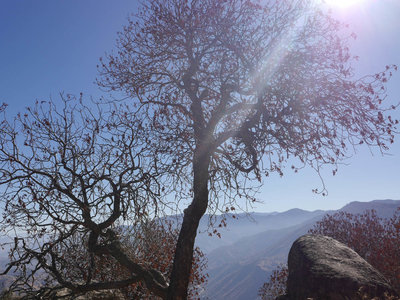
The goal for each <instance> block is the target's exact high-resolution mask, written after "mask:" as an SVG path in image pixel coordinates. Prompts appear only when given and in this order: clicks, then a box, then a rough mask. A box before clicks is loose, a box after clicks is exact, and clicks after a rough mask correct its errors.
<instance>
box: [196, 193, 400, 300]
mask: <svg viewBox="0 0 400 300" xmlns="http://www.w3.org/2000/svg"><path fill="white" fill-rule="evenodd" d="M399 206H400V200H374V201H371V202H351V203H349V204H347V205H346V206H344V207H343V208H341V209H339V210H337V211H346V212H350V213H353V214H357V213H363V212H364V211H365V210H367V209H374V210H376V212H377V215H378V216H380V217H384V218H389V217H391V216H392V215H393V213H394V212H395V210H396V209H397V207H399ZM337 211H335V210H331V211H322V210H317V211H312V212H310V211H305V210H301V209H291V210H289V211H286V212H282V213H253V214H239V215H237V216H235V219H234V220H230V219H229V220H228V225H227V227H226V228H222V229H220V234H221V238H218V237H216V236H211V237H210V236H208V235H207V234H206V233H207V232H206V230H207V227H206V225H205V224H206V222H205V221H204V222H202V223H201V225H200V234H199V235H198V237H197V239H196V243H197V245H198V246H199V247H200V248H201V249H202V250H203V251H204V252H205V253H206V255H207V258H208V270H207V272H208V274H209V278H208V284H207V286H206V288H205V289H204V291H203V293H202V299H212V300H214V299H215V300H220V299H221V300H222V299H230V300H242V299H243V300H251V299H257V292H258V289H259V288H260V287H261V286H262V284H263V283H264V282H265V281H267V280H268V279H269V276H270V274H271V272H272V270H273V269H275V268H276V266H277V265H279V264H281V263H286V260H287V255H288V253H289V249H290V247H291V245H292V243H293V242H294V241H295V240H296V239H297V238H298V237H300V236H301V235H303V234H306V233H307V232H308V230H309V229H311V228H312V227H313V225H314V224H315V223H316V222H317V221H319V220H321V219H322V217H323V216H324V215H326V214H333V213H335V212H337ZM228 218H229V216H228Z"/></svg>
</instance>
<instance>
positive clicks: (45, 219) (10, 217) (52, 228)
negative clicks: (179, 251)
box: [0, 96, 173, 297]
mask: <svg viewBox="0 0 400 300" xmlns="http://www.w3.org/2000/svg"><path fill="white" fill-rule="evenodd" d="M62 100H63V104H64V106H63V107H62V108H61V109H60V108H57V107H56V106H55V105H54V103H53V102H51V101H50V102H45V101H43V102H41V103H38V102H37V103H36V106H35V107H33V108H28V110H27V112H26V113H25V114H19V115H18V116H17V117H16V118H15V119H13V120H11V121H10V120H8V119H7V118H6V116H4V118H3V119H2V122H1V126H0V174H1V179H0V188H1V204H2V211H3V219H2V222H1V231H2V233H3V234H7V235H9V236H10V237H12V238H13V242H12V243H11V245H9V247H10V260H11V261H10V263H9V264H8V266H7V268H6V270H5V271H4V272H3V274H7V273H8V272H11V271H13V272H14V274H16V275H17V276H18V278H17V280H16V281H15V283H14V285H13V286H12V287H11V288H12V289H13V290H14V291H16V292H18V293H20V294H25V295H28V296H29V295H32V293H33V294H35V295H36V296H37V295H40V294H43V293H44V294H46V295H49V293H50V294H51V293H53V292H54V293H56V292H57V290H59V289H61V288H68V289H69V290H70V291H71V293H72V294H76V293H85V292H88V291H92V290H98V289H115V288H123V287H127V286H129V285H132V284H134V283H137V282H142V283H144V284H145V286H146V287H147V288H148V289H150V290H151V291H152V293H153V294H154V295H157V296H161V297H164V296H165V295H166V290H167V287H168V283H167V280H166V278H164V275H163V274H162V273H161V272H160V270H159V269H157V268H154V267H151V266H149V265H146V261H143V260H139V259H137V258H135V257H132V255H129V252H127V251H125V250H124V246H123V245H122V244H121V238H120V236H119V235H118V234H117V230H116V229H117V228H119V227H120V226H122V225H129V226H131V227H133V228H142V227H141V224H142V223H143V222H145V221H146V220H148V219H149V218H154V217H156V216H157V215H158V210H159V209H161V211H162V210H163V203H162V202H160V201H159V195H160V193H161V186H160V184H161V182H160V181H158V180H157V177H158V176H159V169H158V167H157V161H156V160H155V159H153V158H151V157H146V156H145V152H143V151H142V149H143V148H145V147H147V144H148V142H147V141H146V139H147V134H146V132H145V131H144V127H143V126H142V122H141V120H140V118H138V117H137V116H135V115H133V114H132V113H130V112H129V110H127V109H124V112H123V113H120V110H121V107H120V105H118V106H117V105H114V106H110V107H107V111H106V112H104V111H102V109H101V107H100V106H97V105H94V104H93V105H91V106H85V105H83V104H82V103H80V101H78V100H82V99H74V98H73V97H72V96H62ZM2 110H4V107H3V108H2ZM146 153H147V152H146ZM131 238H132V239H133V238H134V236H132V237H131ZM79 245H80V247H83V248H84V249H85V251H86V252H85V253H87V255H86V256H85V259H78V253H77V249H78V248H79V247H78V246H79ZM66 249H69V250H68V251H66ZM172 251H173V250H172ZM67 256H68V257H69V258H71V257H73V256H75V258H76V261H75V262H74V263H72V262H71V260H70V259H67ZM99 256H102V257H106V258H107V257H108V259H112V261H113V262H115V263H116V264H119V265H122V266H123V268H124V270H126V272H125V276H122V277H114V278H108V280H106V281H101V280H98V279H99V276H98V275H97V274H96V270H97V271H98V269H99V267H98V264H99V262H100V260H99V259H98V257H99ZM71 266H75V267H74V268H73V270H74V272H72V273H71V272H69V273H68V272H66V271H67V270H68V269H69V268H68V267H71ZM43 271H44V272H43ZM71 274H72V275H73V276H72V275H71ZM39 277H40V282H38V278H39ZM43 282H45V284H44V286H43V287H42V288H41V289H39V292H38V288H39V287H40V285H38V284H39V283H40V284H42V285H43ZM30 292H31V293H30Z"/></svg>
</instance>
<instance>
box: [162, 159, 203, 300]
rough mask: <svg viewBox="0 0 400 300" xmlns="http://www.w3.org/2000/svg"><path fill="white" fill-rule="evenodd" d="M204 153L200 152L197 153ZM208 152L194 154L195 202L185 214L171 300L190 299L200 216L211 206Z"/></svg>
mask: <svg viewBox="0 0 400 300" xmlns="http://www.w3.org/2000/svg"><path fill="white" fill-rule="evenodd" d="M198 152H201V151H198ZM209 163H210V158H209V154H208V153H202V154H200V155H196V153H195V155H194V160H193V173H194V174H193V191H194V196H193V201H192V203H191V204H190V205H189V207H188V208H186V209H185V211H184V214H183V221H182V227H181V231H180V233H179V238H178V242H177V245H176V250H175V257H174V263H173V267H172V273H171V278H170V284H169V289H168V296H167V299H168V300H184V299H186V298H187V292H188V285H189V277H190V272H191V268H192V259H193V248H194V241H195V238H196V234H197V228H198V226H199V222H200V219H201V217H202V216H203V215H204V214H205V212H206V210H207V205H208V186H207V183H208V166H209Z"/></svg>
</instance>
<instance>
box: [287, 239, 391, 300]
mask: <svg viewBox="0 0 400 300" xmlns="http://www.w3.org/2000/svg"><path fill="white" fill-rule="evenodd" d="M288 267H289V277H288V282H287V295H286V296H285V297H284V298H283V297H282V299H296V300H298V299H307V298H312V299H324V300H340V299H343V300H344V299H361V298H360V291H362V294H367V295H368V296H370V297H371V298H372V297H375V296H378V297H384V295H385V294H386V295H396V292H395V291H394V290H393V288H392V287H391V286H390V285H389V283H388V281H387V280H386V279H385V278H384V277H383V276H382V275H381V274H380V273H379V272H378V271H377V270H375V269H374V268H373V267H372V266H371V265H370V264H369V263H367V262H366V261H365V260H364V259H362V258H361V257H360V256H359V255H358V254H357V253H356V252H354V251H353V250H352V249H350V248H349V247H347V246H345V245H344V244H342V243H340V242H338V241H336V240H335V239H333V238H330V237H326V236H322V235H304V236H302V237H300V238H298V239H297V240H296V241H295V242H294V243H293V245H292V248H291V249H290V252H289V258H288Z"/></svg>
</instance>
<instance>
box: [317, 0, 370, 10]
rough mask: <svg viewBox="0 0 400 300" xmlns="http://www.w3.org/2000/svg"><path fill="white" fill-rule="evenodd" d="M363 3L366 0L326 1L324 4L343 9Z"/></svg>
mask: <svg viewBox="0 0 400 300" xmlns="http://www.w3.org/2000/svg"><path fill="white" fill-rule="evenodd" d="M363 1H365V0H324V2H325V3H326V4H328V5H330V6H337V7H341V8H346V7H350V6H353V5H355V4H358V3H361V2H363Z"/></svg>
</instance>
